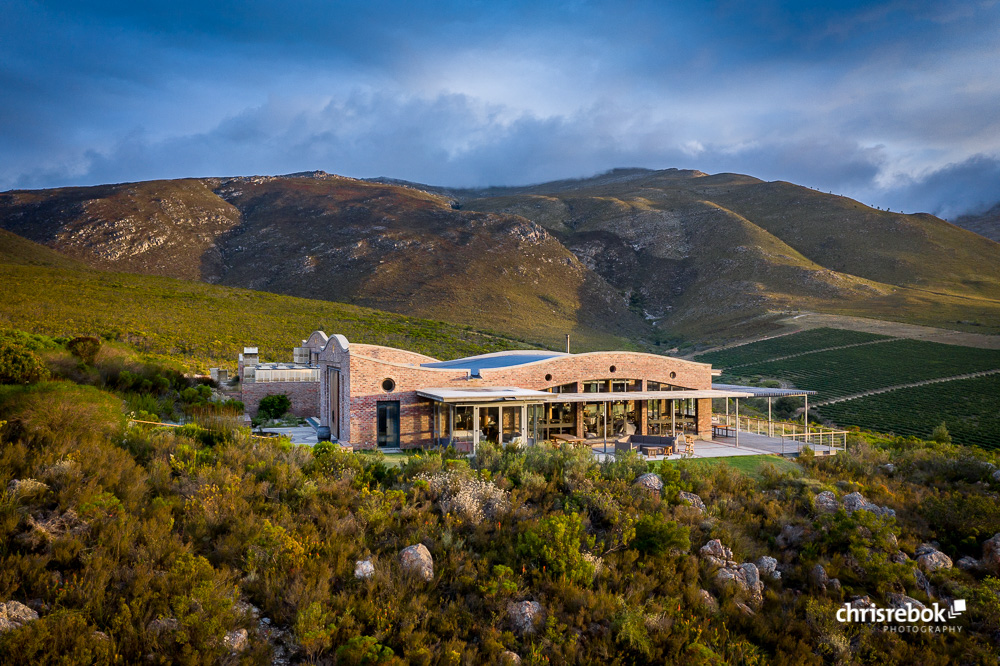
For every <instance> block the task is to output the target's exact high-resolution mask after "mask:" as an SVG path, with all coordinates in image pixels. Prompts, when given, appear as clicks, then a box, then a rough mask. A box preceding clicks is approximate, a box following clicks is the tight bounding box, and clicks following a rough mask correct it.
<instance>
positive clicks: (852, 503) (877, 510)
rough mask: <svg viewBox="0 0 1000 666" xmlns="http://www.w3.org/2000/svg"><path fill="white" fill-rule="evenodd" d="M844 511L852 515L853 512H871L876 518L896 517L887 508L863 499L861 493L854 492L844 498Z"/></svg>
mask: <svg viewBox="0 0 1000 666" xmlns="http://www.w3.org/2000/svg"><path fill="white" fill-rule="evenodd" d="M844 511H846V512H847V513H854V512H855V511H871V512H872V513H874V514H875V515H876V516H889V517H890V518H895V517H896V512H895V510H893V509H890V508H889V507H887V506H879V505H877V504H873V503H872V502H869V501H868V500H867V499H865V496H864V495H862V494H861V493H858V492H854V493H851V494H849V495H846V496H845V497H844Z"/></svg>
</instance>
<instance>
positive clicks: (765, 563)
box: [757, 555, 781, 580]
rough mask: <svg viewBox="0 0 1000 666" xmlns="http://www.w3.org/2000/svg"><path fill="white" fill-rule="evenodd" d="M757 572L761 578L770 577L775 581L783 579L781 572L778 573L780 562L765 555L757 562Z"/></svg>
mask: <svg viewBox="0 0 1000 666" xmlns="http://www.w3.org/2000/svg"><path fill="white" fill-rule="evenodd" d="M757 571H759V572H760V575H761V576H764V577H770V578H772V579H774V580H778V579H780V578H781V572H780V571H778V560H776V559H774V558H773V557H771V556H769V555H764V556H763V557H761V558H760V559H759V560H757Z"/></svg>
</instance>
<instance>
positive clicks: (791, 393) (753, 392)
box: [712, 384, 816, 398]
mask: <svg viewBox="0 0 1000 666" xmlns="http://www.w3.org/2000/svg"><path fill="white" fill-rule="evenodd" d="M712 388H715V389H719V390H720V391H741V392H743V393H749V394H750V395H749V396H747V397H750V398H791V397H795V396H802V395H816V391H806V390H805V389H797V388H796V389H783V388H766V387H764V386H739V385H737V384H712ZM740 397H742V396H740Z"/></svg>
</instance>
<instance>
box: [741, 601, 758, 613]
mask: <svg viewBox="0 0 1000 666" xmlns="http://www.w3.org/2000/svg"><path fill="white" fill-rule="evenodd" d="M736 607H737V608H739V609H740V612H742V613H743V614H744V615H746V616H748V617H753V616H754V615H756V614H757V613H755V612H754V611H753V609H752V608H750V607H749V606H747V605H746V604H745V603H743V602H742V601H737V602H736Z"/></svg>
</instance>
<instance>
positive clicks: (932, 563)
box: [916, 543, 952, 573]
mask: <svg viewBox="0 0 1000 666" xmlns="http://www.w3.org/2000/svg"><path fill="white" fill-rule="evenodd" d="M916 556H917V564H918V565H920V568H921V569H923V570H924V571H926V572H927V573H931V572H934V571H938V570H940V569H951V566H952V562H951V558H950V557H948V556H947V555H945V554H944V553H942V552H941V551H940V550H938V549H937V548H935V547H934V546H931V545H930V544H926V543H922V544H920V545H919V546H918V547H917V550H916Z"/></svg>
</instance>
